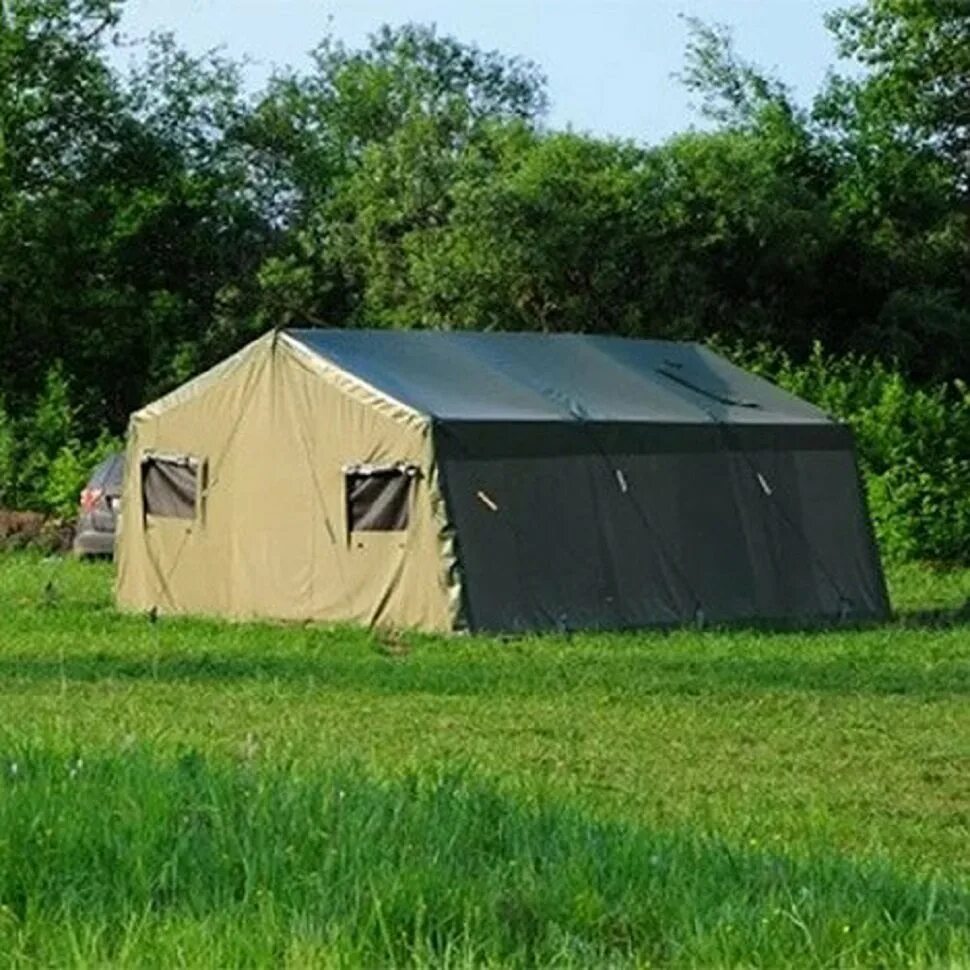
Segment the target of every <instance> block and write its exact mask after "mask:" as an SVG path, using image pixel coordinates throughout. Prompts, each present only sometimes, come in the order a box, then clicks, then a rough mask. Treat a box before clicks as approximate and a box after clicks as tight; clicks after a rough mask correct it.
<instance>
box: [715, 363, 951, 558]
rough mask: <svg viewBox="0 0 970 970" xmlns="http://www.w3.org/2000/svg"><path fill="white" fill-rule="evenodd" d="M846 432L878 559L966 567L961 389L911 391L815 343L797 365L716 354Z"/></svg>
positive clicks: (903, 382)
mask: <svg viewBox="0 0 970 970" xmlns="http://www.w3.org/2000/svg"><path fill="white" fill-rule="evenodd" d="M720 349H722V350H726V352H727V353H728V355H729V356H730V357H732V359H733V360H734V361H735V362H736V363H738V364H739V365H741V366H743V367H746V368H748V369H750V370H753V371H755V372H758V373H761V374H763V375H764V376H766V377H768V378H770V379H772V380H774V381H776V382H777V383H778V384H780V385H781V386H782V387H785V388H787V389H788V390H789V391H791V392H792V393H794V394H797V395H799V396H800V397H804V398H806V399H807V400H809V401H812V402H814V403H815V404H816V405H818V406H819V407H820V408H822V409H823V410H825V411H827V412H828V413H829V414H831V415H833V416H834V417H836V418H838V419H840V420H842V421H845V422H846V423H847V424H849V425H850V426H851V427H852V429H853V431H854V432H855V435H856V440H857V444H858V449H859V459H860V463H861V466H862V470H863V474H864V475H865V480H866V486H867V491H868V495H869V506H870V509H871V511H872V516H873V519H874V521H875V527H876V532H877V534H878V536H879V541H880V546H881V548H882V551H883V554H884V555H886V556H888V557H890V558H893V559H929V560H940V561H944V562H961V563H966V562H968V561H970V389H968V388H967V385H966V384H965V383H963V382H962V381H959V380H955V381H953V382H951V383H949V384H945V385H939V386H937V387H933V388H924V387H917V386H914V385H913V384H911V383H910V382H909V381H907V379H906V378H905V377H904V376H903V375H902V374H900V373H899V372H898V371H896V370H893V369H892V368H890V367H888V366H886V365H885V364H883V363H881V362H879V361H875V360H869V359H866V358H863V357H857V356H853V355H848V356H845V357H839V358H837V357H833V356H831V355H827V354H826V353H824V352H823V350H822V348H821V347H820V346H819V345H817V344H816V346H815V348H814V350H813V352H812V354H811V356H810V357H809V358H808V359H807V360H805V361H804V362H801V363H797V362H795V361H793V360H792V358H791V357H789V356H788V355H787V354H785V353H784V352H783V351H780V350H778V349H776V348H772V347H769V346H767V345H763V344H762V345H759V346H756V347H752V348H743V347H740V346H734V347H731V348H723V347H722V348H720Z"/></svg>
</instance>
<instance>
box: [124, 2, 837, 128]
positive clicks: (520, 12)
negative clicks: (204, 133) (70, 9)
mask: <svg viewBox="0 0 970 970" xmlns="http://www.w3.org/2000/svg"><path fill="white" fill-rule="evenodd" d="M846 2H847V0H596V2H594V0H477V2H471V0H130V3H129V9H128V12H127V14H126V18H125V21H124V28H125V30H126V31H127V32H128V33H129V34H134V35H141V34H145V33H148V32H149V31H151V30H156V29H165V30H172V31H174V33H175V34H176V36H177V37H178V38H179V39H180V41H181V42H182V44H183V45H184V46H186V47H187V48H188V49H189V50H192V51H196V52H199V51H202V50H205V49H207V48H211V47H216V46H224V47H225V48H226V50H227V52H228V53H230V54H233V55H235V56H242V55H244V54H245V55H248V56H249V57H251V58H253V59H254V61H255V63H254V64H253V65H252V67H251V68H250V69H249V75H248V76H249V80H250V83H251V84H252V85H253V86H254V87H255V86H257V85H258V84H259V83H260V82H261V81H262V80H263V79H265V77H266V76H267V75H268V74H269V73H270V72H271V71H272V69H273V67H274V66H275V65H283V64H292V65H296V66H299V65H300V64H301V62H302V61H303V59H304V57H305V54H306V51H307V50H309V49H310V48H311V47H312V46H314V44H315V42H316V41H317V40H318V39H319V38H320V37H322V36H323V35H324V33H326V32H327V30H328V29H329V30H331V31H332V32H333V33H334V34H335V35H336V36H337V37H339V38H341V39H342V40H343V41H345V42H346V43H347V44H349V45H352V46H353V45H358V44H361V43H362V42H363V41H364V39H365V38H366V36H367V34H368V33H370V32H371V31H373V30H374V29H375V28H376V27H378V26H379V25H380V24H381V23H385V22H387V23H403V22H406V21H409V20H411V21H417V22H422V23H435V24H437V25H438V28H439V30H441V31H443V32H446V33H450V34H454V35H455V36H457V37H459V38H461V39H462V40H466V41H473V42H475V43H477V44H478V45H479V46H481V47H485V48H497V49H499V50H501V51H502V52H504V53H507V54H518V55H521V56H523V57H527V58H529V59H531V60H533V61H535V62H536V63H538V64H539V65H540V66H541V67H542V69H543V70H544V72H545V73H546V75H547V77H548V79H549V96H550V101H551V110H550V114H549V117H548V123H549V124H550V125H551V126H553V127H556V128H564V127H566V126H567V125H569V126H572V127H573V128H575V129H578V130H580V131H590V132H594V133H596V134H611V135H619V136H622V137H629V138H635V139H637V140H640V141H657V140H660V139H662V138H664V137H665V136H667V135H669V134H671V133H672V132H674V131H678V130H681V129H684V128H686V127H688V126H689V125H690V124H692V123H693V124H697V123H698V118H697V116H696V114H693V113H692V112H691V110H690V107H689V98H688V95H687V94H686V93H685V92H684V91H683V89H682V88H681V86H680V85H679V84H678V82H677V81H675V80H674V79H673V78H671V74H672V73H674V72H676V71H678V70H680V68H681V67H682V65H683V52H684V44H685V40H686V31H685V28H684V24H683V21H682V20H681V19H680V18H679V17H678V14H681V13H684V14H690V15H695V16H698V17H700V18H702V19H704V20H707V21H718V22H721V23H727V24H730V25H731V26H732V27H733V28H734V30H735V37H736V41H737V44H738V47H739V49H740V50H741V52H742V53H743V54H744V55H745V56H746V57H747V58H749V59H751V60H754V61H756V62H758V63H759V64H761V65H763V66H765V67H767V68H769V69H774V70H777V72H778V73H779V74H780V75H781V76H782V77H783V78H784V79H785V80H786V81H788V82H789V83H790V84H792V85H793V86H794V88H795V90H796V92H797V94H798V96H799V97H800V98H801V99H802V100H807V99H808V98H810V96H811V94H812V93H813V92H814V91H815V90H816V89H817V88H818V86H819V84H820V83H821V81H822V80H823V78H824V76H825V72H826V70H827V68H828V67H829V66H830V65H831V64H832V63H833V62H834V59H835V52H834V47H833V44H832V41H831V38H830V37H829V35H828V33H827V32H826V30H825V28H824V26H823V24H822V16H823V14H824V12H825V11H826V10H831V9H833V8H835V7H837V6H844V5H845V3H846Z"/></svg>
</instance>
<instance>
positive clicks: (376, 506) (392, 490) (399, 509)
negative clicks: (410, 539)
mask: <svg viewBox="0 0 970 970" xmlns="http://www.w3.org/2000/svg"><path fill="white" fill-rule="evenodd" d="M344 474H345V480H346V485H347V523H348V527H349V529H350V531H351V532H402V531H404V530H405V529H406V528H407V527H408V517H409V510H410V505H411V503H410V498H411V483H412V482H413V481H414V478H415V475H416V474H417V469H416V468H414V467H413V466H394V467H391V468H368V467H357V468H348V469H346V470H345V472H344Z"/></svg>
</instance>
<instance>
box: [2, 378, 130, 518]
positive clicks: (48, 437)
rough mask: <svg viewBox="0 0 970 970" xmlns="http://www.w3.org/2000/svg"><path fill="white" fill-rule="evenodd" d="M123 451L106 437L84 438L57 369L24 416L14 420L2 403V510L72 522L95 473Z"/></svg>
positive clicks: (102, 435) (66, 388)
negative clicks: (113, 453)
mask: <svg viewBox="0 0 970 970" xmlns="http://www.w3.org/2000/svg"><path fill="white" fill-rule="evenodd" d="M120 447H121V442H120V441H119V440H118V439H117V438H114V437H112V436H111V435H109V434H107V433H106V432H102V433H101V434H100V435H98V437H96V438H95V439H94V440H90V439H85V438H84V436H83V434H82V432H81V430H80V423H79V420H78V409H77V407H76V406H75V405H74V404H73V403H72V401H71V389H70V385H69V382H68V380H67V378H66V377H65V375H64V371H63V368H62V366H61V365H60V364H59V363H56V364H54V365H53V366H52V367H51V368H50V370H49V371H48V372H47V377H46V380H45V382H44V387H43V390H42V391H41V393H40V394H39V395H38V397H37V400H36V401H35V403H34V407H33V408H32V409H31V410H30V411H28V412H26V413H25V414H24V415H23V416H21V417H20V418H16V419H15V418H13V417H11V416H10V415H9V414H8V413H7V412H6V410H5V409H4V407H3V403H2V402H0V507H3V506H7V507H11V508H22V509H32V510H34V511H40V512H46V513H49V514H51V515H53V516H57V517H61V518H69V517H71V516H73V515H74V514H75V513H76V511H77V503H78V494H79V493H80V491H81V489H82V488H83V487H84V484H85V482H86V481H87V479H88V476H89V475H90V473H91V470H92V469H93V467H94V466H95V465H96V464H97V463H98V462H99V461H100V460H101V459H102V458H104V457H105V455H107V454H108V453H109V452H110V451H112V450H114V449H118V448H120Z"/></svg>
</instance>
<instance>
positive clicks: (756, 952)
mask: <svg viewBox="0 0 970 970" xmlns="http://www.w3.org/2000/svg"><path fill="white" fill-rule="evenodd" d="M891 579H892V586H893V596H894V602H895V603H896V604H897V607H898V609H899V610H900V616H899V618H898V619H897V620H896V621H894V622H893V623H892V624H890V625H888V626H885V627H881V628H875V629H866V630H841V631H830V632H824V633H813V634H809V633H783V634H782V633H767V632H754V631H721V632H716V631H710V632H708V631H705V632H703V633H699V632H697V631H682V632H675V633H647V634H641V635H591V636H576V637H572V638H564V637H548V638H536V639H517V640H511V641H499V640H490V639H484V638H454V639H450V640H447V639H439V638H431V637H421V636H416V635H405V636H400V637H380V636H374V635H371V634H368V633H365V632H362V631H358V630H350V629H325V628H318V627H296V626H275V625H229V624H221V623H216V622H207V621H199V620H192V621H184V620H169V619H162V620H160V621H159V622H157V623H154V624H153V623H150V622H148V620H147V619H146V618H144V617H131V616H127V617H126V616H120V615H117V614H116V613H115V612H114V611H113V609H112V607H111V598H110V569H109V567H106V566H86V565H81V564H77V563H74V562H70V561H66V560H50V561H41V560H38V559H36V558H31V557H27V556H7V557H0V966H4V965H9V966H31V967H35V966H99V967H100V966H132V967H142V966H158V967H172V966H198V967H203V966H205V967H209V966H293V967H303V966H312V967H316V966H324V967H326V966H348V967H353V966H368V967H369V966H374V967H383V966H411V965H415V966H456V967H457V966H503V967H504V966H535V965H538V966H547V965H551V966H563V967H566V966H575V967H588V966H616V967H622V966H676V967H693V966H702V967H714V966H761V967H777V966H805V967H820V966H855V967H873V966H885V967H911V966H923V967H970V612H968V610H967V608H966V603H967V600H968V599H970V572H967V571H964V572H950V573H932V572H930V571H928V570H924V569H920V568H917V567H908V568H906V569H903V570H898V571H896V572H894V573H893V574H892V576H891Z"/></svg>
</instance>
